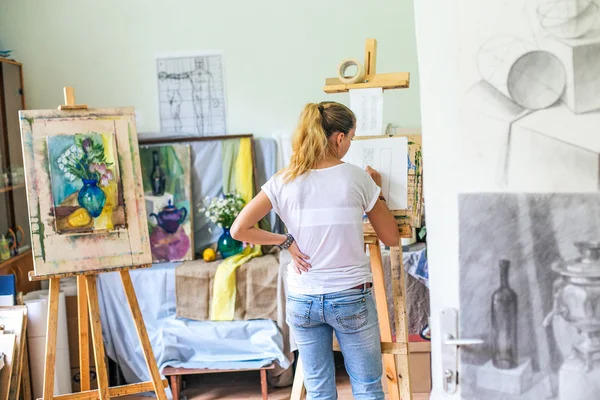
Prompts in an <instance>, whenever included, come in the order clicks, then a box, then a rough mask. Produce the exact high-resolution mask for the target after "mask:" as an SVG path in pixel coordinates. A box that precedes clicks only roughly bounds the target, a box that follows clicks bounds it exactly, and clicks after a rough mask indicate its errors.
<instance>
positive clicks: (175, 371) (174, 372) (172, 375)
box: [162, 363, 275, 400]
mask: <svg viewBox="0 0 600 400" xmlns="http://www.w3.org/2000/svg"><path fill="white" fill-rule="evenodd" d="M274 368H275V364H273V363H272V364H269V365H267V366H265V367H261V368H251V369H206V368H203V369H194V368H173V367H165V368H164V369H163V371H162V374H163V375H164V376H166V377H167V379H169V382H170V383H171V391H172V392H173V400H179V399H180V395H181V389H182V388H181V378H182V377H183V375H199V374H218V373H227V372H246V371H259V370H260V389H261V393H262V400H267V398H268V384H267V370H269V369H274Z"/></svg>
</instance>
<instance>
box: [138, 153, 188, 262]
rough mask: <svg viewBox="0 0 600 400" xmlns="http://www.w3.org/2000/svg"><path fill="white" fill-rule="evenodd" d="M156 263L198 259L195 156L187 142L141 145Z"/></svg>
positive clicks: (145, 190) (145, 196) (149, 225)
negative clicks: (195, 216) (194, 196)
mask: <svg viewBox="0 0 600 400" xmlns="http://www.w3.org/2000/svg"><path fill="white" fill-rule="evenodd" d="M140 160H141V165H142V176H143V184H144V198H145V201H146V212H147V213H148V230H149V233H150V248H151V250H152V262H154V263H160V262H176V261H190V260H193V259H194V225H193V221H194V218H193V210H192V204H193V201H192V156H191V147H190V145H186V144H171V143H165V144H157V145H151V146H141V147H140Z"/></svg>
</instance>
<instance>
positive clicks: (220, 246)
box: [217, 228, 244, 258]
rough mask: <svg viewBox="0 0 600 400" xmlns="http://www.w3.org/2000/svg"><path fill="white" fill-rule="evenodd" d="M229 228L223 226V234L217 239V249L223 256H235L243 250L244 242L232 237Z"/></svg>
mask: <svg viewBox="0 0 600 400" xmlns="http://www.w3.org/2000/svg"><path fill="white" fill-rule="evenodd" d="M229 229H230V228H223V234H222V235H221V236H220V237H219V240H218V241H217V250H218V251H219V253H220V254H221V257H223V258H227V257H231V256H235V255H236V254H239V253H241V252H242V250H244V244H243V243H242V242H240V241H237V240H235V239H234V238H232V237H231V232H230V230H229Z"/></svg>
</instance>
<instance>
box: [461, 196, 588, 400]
mask: <svg viewBox="0 0 600 400" xmlns="http://www.w3.org/2000/svg"><path fill="white" fill-rule="evenodd" d="M459 218H460V222H459V235H460V237H459V262H460V304H461V306H460V307H461V312H460V330H461V331H462V332H465V334H466V333H468V335H469V337H474V338H478V339H482V340H483V341H484V344H483V345H478V346H468V347H464V348H461V372H462V373H461V377H460V380H461V385H462V395H463V398H464V399H472V400H480V399H486V400H525V399H555V400H584V399H598V398H600V306H599V305H600V194H595V193H586V194H584V193H577V194H571V193H568V194H567V193H564V194H562V193H548V194H516V193H483V194H482V193H469V194H461V195H459Z"/></svg>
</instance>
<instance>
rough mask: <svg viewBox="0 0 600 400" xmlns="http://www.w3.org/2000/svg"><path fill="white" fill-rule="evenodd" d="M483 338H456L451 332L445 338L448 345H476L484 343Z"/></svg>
mask: <svg viewBox="0 0 600 400" xmlns="http://www.w3.org/2000/svg"><path fill="white" fill-rule="evenodd" d="M484 343H485V342H484V341H483V340H482V339H455V338H454V336H452V335H451V334H447V335H446V336H445V338H444V344H445V345H446V346H457V347H460V346H475V345H478V344H484Z"/></svg>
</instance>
